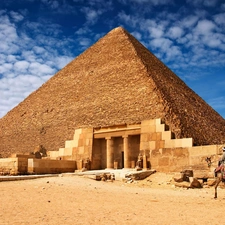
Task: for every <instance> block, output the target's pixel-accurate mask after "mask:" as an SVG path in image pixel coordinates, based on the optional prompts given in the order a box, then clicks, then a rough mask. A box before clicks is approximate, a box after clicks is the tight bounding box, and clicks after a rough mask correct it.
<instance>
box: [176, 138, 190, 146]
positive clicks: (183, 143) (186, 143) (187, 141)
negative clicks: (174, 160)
mask: <svg viewBox="0 0 225 225" xmlns="http://www.w3.org/2000/svg"><path fill="white" fill-rule="evenodd" d="M180 140H181V146H177V147H183V148H186V147H192V146H193V139H192V138H183V139H180Z"/></svg>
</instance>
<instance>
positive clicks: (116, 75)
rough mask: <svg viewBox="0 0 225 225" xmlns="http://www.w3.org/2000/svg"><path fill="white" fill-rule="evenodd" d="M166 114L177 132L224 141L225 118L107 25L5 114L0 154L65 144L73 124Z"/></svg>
mask: <svg viewBox="0 0 225 225" xmlns="http://www.w3.org/2000/svg"><path fill="white" fill-rule="evenodd" d="M155 118H161V119H162V121H164V123H165V124H166V125H168V126H169V128H170V130H171V131H172V132H173V134H174V137H175V138H189V137H191V138H193V142H194V145H209V144H221V143H225V120H224V119H223V118H222V117H221V116H220V115H219V114H218V113H217V112H216V111H215V110H213V109H212V108H211V107H210V106H209V105H208V104H207V103H206V102H205V101H204V100H203V99H202V98H200V97H199V96H198V95H197V94H196V93H195V92H194V91H193V90H191V89H190V88H189V87H188V86H187V85H186V84H185V83H184V82H183V81H182V80H181V79H180V78H179V77H178V76H176V75H175V74H174V73H173V72H172V71H171V70H170V69H169V68H168V67H166V66H165V65H164V64H163V63H162V62H161V61H160V60H159V59H157V57H156V56H154V55H153V54H152V53H151V52H150V51H149V50H148V49H146V48H145V47H144V46H143V45H142V44H141V43H140V42H138V41H137V40H136V39H135V38H134V37H133V36H132V35H131V34H129V33H128V32H127V31H126V30H125V29H123V28H121V27H118V28H115V29H113V30H112V31H110V32H109V33H108V34H106V35H105V36H104V37H102V38H101V39H100V40H98V41H97V42H96V43H95V44H94V45H92V46H91V47H90V48H88V49H87V50H86V51H84V52H83V53H82V54H81V55H79V56H78V57H76V58H75V59H74V60H73V61H71V62H70V63H69V64H68V65H67V66H65V67H64V68H63V69H62V70H60V71H59V72H58V73H56V74H55V75H54V76H53V77H52V78H50V79H49V80H48V81H47V82H46V83H45V84H43V85H42V86H41V87H40V88H39V89H37V90H36V91H34V92H33V93H32V94H30V95H29V96H28V97H27V98H26V99H25V100H24V101H22V102H21V103H20V104H19V105H18V106H16V107H15V108H14V109H12V110H11V111H10V112H8V113H7V114H6V115H5V116H4V117H3V118H1V119H0V154H1V155H2V156H3V157H7V156H9V155H10V154H11V153H15V152H19V153H25V152H31V151H33V150H34V149H35V148H36V147H37V146H38V145H43V146H44V147H45V148H46V149H47V150H57V149H59V148H60V147H63V146H64V144H65V140H70V139H72V137H73V134H74V130H75V129H76V128H84V127H94V128H95V127H107V126H113V125H118V124H138V123H140V122H141V121H143V120H146V119H155Z"/></svg>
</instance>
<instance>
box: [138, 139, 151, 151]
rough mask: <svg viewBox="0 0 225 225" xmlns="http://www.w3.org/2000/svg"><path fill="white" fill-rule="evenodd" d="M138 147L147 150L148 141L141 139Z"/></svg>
mask: <svg viewBox="0 0 225 225" xmlns="http://www.w3.org/2000/svg"><path fill="white" fill-rule="evenodd" d="M140 149H141V150H148V149H149V142H147V141H142V142H141V143H140Z"/></svg>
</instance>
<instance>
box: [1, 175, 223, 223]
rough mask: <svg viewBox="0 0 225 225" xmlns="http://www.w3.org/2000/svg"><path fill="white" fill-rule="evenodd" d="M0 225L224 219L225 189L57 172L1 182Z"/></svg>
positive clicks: (165, 179) (159, 178)
mask: <svg viewBox="0 0 225 225" xmlns="http://www.w3.org/2000/svg"><path fill="white" fill-rule="evenodd" d="M0 190H1V201H0V224H1V225H3V224H4V225H6V224H7V225H8V224H9V225H16V224H29V225H31V224H39V225H42V224H43V225H44V224H49V225H52V224H57V225H58V224H60V225H61V224H65V225H67V224H75V225H79V224H83V225H84V224H104V225H105V224H154V225H157V224H160V225H169V224H171V225H176V224H177V225H188V224H192V225H194V224H204V225H207V224H208V225H216V224H220V225H221V224H222V223H224V221H225V211H224V209H225V207H224V204H225V189H223V187H222V186H221V187H219V188H218V199H217V200H215V199H214V198H213V197H214V188H213V187H208V188H206V187H205V188H202V189H186V188H178V187H175V186H174V183H173V181H172V177H171V175H168V174H162V173H155V174H153V175H151V176H150V177H148V178H146V179H145V180H143V181H135V182H133V183H130V184H128V183H125V182H123V181H114V182H103V181H95V180H92V179H90V178H85V177H82V176H68V175H66V176H65V175H64V176H59V177H48V178H38V179H34V180H21V181H8V182H5V181H4V182H0Z"/></svg>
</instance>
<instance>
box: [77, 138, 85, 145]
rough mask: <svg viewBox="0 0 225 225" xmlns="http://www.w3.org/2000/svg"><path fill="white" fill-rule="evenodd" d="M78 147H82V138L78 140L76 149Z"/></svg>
mask: <svg viewBox="0 0 225 225" xmlns="http://www.w3.org/2000/svg"><path fill="white" fill-rule="evenodd" d="M80 146H84V139H83V138H80V139H79V140H78V147H80Z"/></svg>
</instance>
